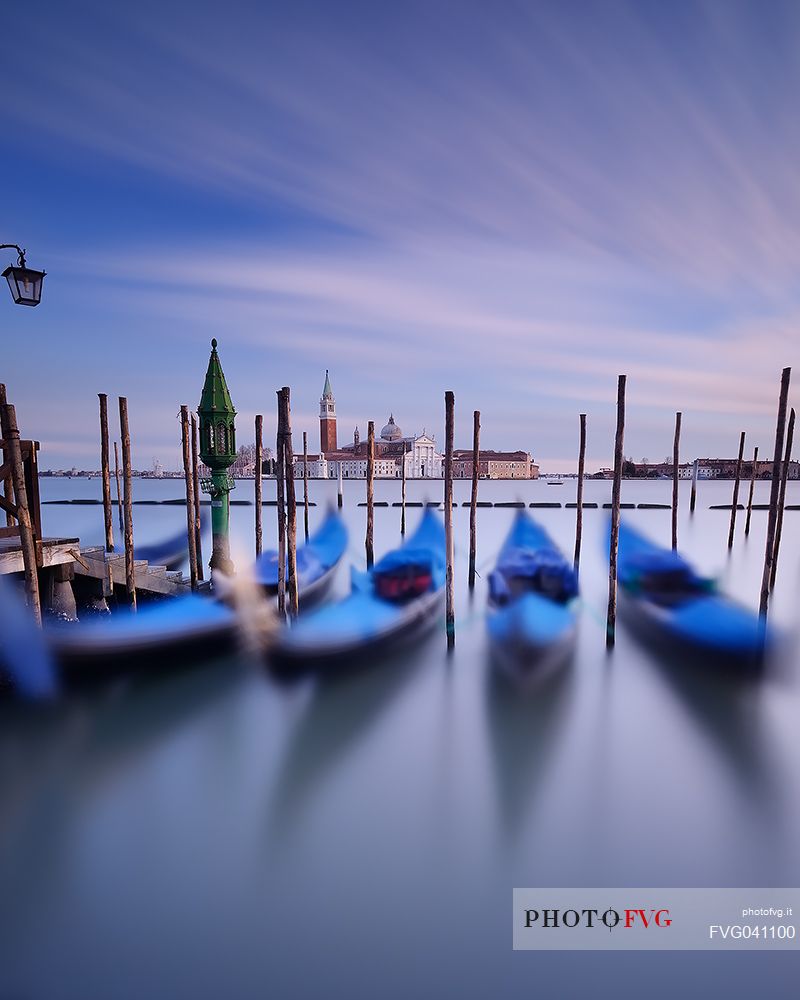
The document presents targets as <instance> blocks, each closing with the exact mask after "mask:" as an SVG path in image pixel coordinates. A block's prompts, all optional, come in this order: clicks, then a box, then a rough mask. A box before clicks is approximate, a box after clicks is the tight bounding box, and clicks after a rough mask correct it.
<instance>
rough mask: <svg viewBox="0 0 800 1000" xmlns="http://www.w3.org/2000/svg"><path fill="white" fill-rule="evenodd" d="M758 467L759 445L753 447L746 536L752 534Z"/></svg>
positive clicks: (745, 528) (745, 527)
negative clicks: (751, 525) (751, 523)
mask: <svg viewBox="0 0 800 1000" xmlns="http://www.w3.org/2000/svg"><path fill="white" fill-rule="evenodd" d="M757 469H758V445H756V446H755V448H754V449H753V467H752V469H751V470H750V492H749V493H748V495H747V518H746V519H745V522H744V537H745V538H747V536H748V535H749V534H750V517H751V515H752V513H753V491H754V490H755V488H756V470H757Z"/></svg>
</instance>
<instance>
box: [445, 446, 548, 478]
mask: <svg viewBox="0 0 800 1000" xmlns="http://www.w3.org/2000/svg"><path fill="white" fill-rule="evenodd" d="M478 475H479V476H480V478H481V479H538V478H539V466H538V465H537V464H536V463H535V462H534V461H533V459H532V458H531V456H530V453H529V452H527V451H480V452H478ZM453 478H454V479H472V449H471V448H469V449H467V448H463V449H462V448H458V449H456V450H454V451H453Z"/></svg>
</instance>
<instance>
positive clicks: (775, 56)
mask: <svg viewBox="0 0 800 1000" xmlns="http://www.w3.org/2000/svg"><path fill="white" fill-rule="evenodd" d="M798 42H800V5H798V4H797V3H795V2H787V3H783V2H780V0H760V2H753V3H744V2H737V0H725V2H722V0H716V2H709V3H703V2H686V0H672V2H670V3H663V2H660V0H638V2H633V3H617V2H613V0H553V2H550V0H540V2H535V0H528V2H508V0H493V2H492V3H489V2H486V0H484V2H482V3H479V2H472V0H459V2H455V0H451V2H449V3H445V2H439V0H425V2H418V0H405V2H403V3H390V2H387V3H375V2H368V3H367V2H364V3H361V2H356V0H338V2H337V3H330V2H305V0H293V2H292V3H291V4H285V3H280V4H278V3H271V2H268V0H267V2H259V3H256V2H253V3H248V2H242V0H229V2H227V3H226V4H225V5H224V6H223V7H220V5H219V4H213V5H212V4H210V3H207V2H205V0H193V2H191V3H189V2H164V0H161V2H158V3H156V2H152V0H139V2H137V3H136V4H125V5H122V4H108V3H107V2H106V3H94V2H81V0H73V2H70V3H68V4H64V3H54V2H50V0H45V2H43V3H40V4H38V5H37V7H36V9H35V11H32V12H31V13H30V16H28V15H26V16H24V17H23V16H19V17H18V16H14V17H11V18H6V19H5V20H4V29H3V36H2V40H0V50H1V51H2V54H3V66H4V70H5V74H4V93H3V100H2V102H0V127H1V131H0V135H2V155H0V182H2V191H3V197H2V202H0V204H1V205H2V209H1V210H0V242H15V243H20V244H22V245H23V246H25V247H26V248H27V250H28V263H29V265H30V266H32V267H40V268H43V269H45V270H46V271H47V272H48V274H47V278H46V279H45V284H44V292H43V297H42V303H41V305H40V306H39V307H37V308H36V309H24V308H21V307H16V306H14V305H13V303H12V301H11V298H10V296H9V295H8V294H7V293H5V298H3V297H2V296H0V343H2V354H0V381H3V382H5V383H6V385H7V388H8V395H9V399H10V401H11V402H14V403H15V404H16V406H17V413H18V418H19V422H20V427H21V430H22V434H23V436H24V437H33V438H37V439H38V440H40V441H41V445H42V450H41V458H40V462H41V466H42V467H43V468H48V467H51V468H68V467H70V466H72V465H77V466H78V467H82V468H97V467H98V466H99V432H98V415H97V395H96V394H97V393H98V392H106V393H108V395H109V399H110V411H111V414H112V435H114V436H117V435H118V428H117V425H116V423H115V422H114V419H113V418H114V417H115V415H116V405H115V398H116V396H117V395H126V396H127V397H128V400H129V408H130V422H131V435H132V444H133V457H134V465H136V466H139V467H141V468H149V467H150V466H151V465H152V463H153V460H154V459H155V458H158V459H159V460H160V461H162V462H163V463H164V465H165V466H166V467H167V468H177V467H178V465H179V461H180V425H179V422H178V420H177V413H178V410H179V407H180V405H181V404H182V403H188V404H189V405H190V406H192V407H193V408H195V407H196V406H197V403H198V402H199V398H200V391H201V388H202V382H203V376H204V373H205V368H206V365H207V361H208V354H209V350H210V340H211V338H212V337H216V338H217V339H218V341H219V351H220V356H221V359H222V363H223V368H224V370H225V373H226V376H227V379H228V384H229V387H230V391H231V395H232V398H233V401H234V405H235V406H236V408H237V410H238V413H239V415H238V417H237V437H238V439H239V441H240V442H242V443H243V442H246V441H249V440H253V438H254V432H253V431H252V430H251V428H252V427H253V421H254V416H255V414H256V413H259V412H260V413H263V414H264V418H265V435H266V436H268V437H269V438H270V439H271V438H272V437H273V436H274V432H275V414H276V396H275V390H277V389H278V388H279V387H280V386H282V385H289V386H291V389H292V420H293V430H294V432H295V434H296V435H297V438H296V440H297V441H299V440H301V437H300V435H301V434H302V431H304V430H306V431H308V433H309V442H310V447H312V448H317V447H318V444H319V431H318V422H317V413H318V405H319V397H320V394H321V392H322V385H323V381H324V377H325V369H326V368H329V369H330V372H331V380H332V383H333V388H334V393H335V396H336V403H337V412H338V418H339V438H340V443H343V442H346V441H348V440H351V439H352V430H353V428H354V426H355V425H356V424H358V425H359V426H360V428H361V431H362V434H363V433H364V431H365V429H366V422H367V420H370V419H372V420H374V421H375V424H376V428H378V429H380V427H381V426H382V425H383V424H384V423H385V421H386V419H387V418H388V415H389V413H390V412H393V413H394V416H395V419H396V420H397V422H398V424H399V425H400V426H401V427H402V429H403V431H404V432H405V433H407V434H408V433H412V432H420V431H421V430H422V429H423V427H424V428H426V429H427V430H428V432H432V433H434V434H435V435H436V439H437V441H440V442H441V441H442V440H443V436H444V435H443V425H444V392H445V390H447V389H451V390H453V391H454V392H455V396H456V446H457V447H469V446H470V444H471V428H472V412H473V410H475V409H479V410H480V411H481V424H482V444H483V445H484V446H485V447H489V448H513V449H517V448H523V449H525V450H528V451H530V452H532V453H533V455H534V456H535V457H536V459H537V460H538V461H539V462H540V463H541V465H542V467H543V469H545V470H546V471H547V470H549V471H568V470H570V469H574V467H575V464H576V453H577V443H578V426H579V424H578V415H579V413H581V412H585V413H587V415H588V447H587V459H588V467H589V468H590V469H594V468H598V467H600V466H606V465H609V464H610V463H611V456H612V450H613V436H614V417H615V395H616V382H617V375H618V374H619V373H625V374H627V375H628V411H627V422H626V432H625V433H626V437H625V452H626V454H628V455H631V456H632V457H634V458H635V459H636V460H641V459H642V458H649V459H650V460H651V461H660V460H663V459H664V458H665V457H666V456H667V455H669V454H671V450H672V436H673V427H674V415H675V411H676V410H681V411H682V413H683V425H682V427H683V430H682V454H683V456H684V457H685V458H686V459H687V460H689V459H692V458H694V457H698V456H702V457H705V456H712V455H720V456H731V455H734V454H735V452H736V449H737V446H738V439H739V433H740V431H742V430H745V431H746V432H747V441H748V443H747V451H748V453H749V451H750V449H751V448H752V446H753V445H755V444H758V445H759V447H760V451H761V453H762V454H771V452H772V447H773V440H774V433H775V412H776V404H777V394H778V388H779V381H780V373H781V369H782V368H783V367H784V366H785V365H793V364H794V363H795V362H797V361H798V357H797V354H798V351H797V345H798V339H799V338H798V330H800V323H799V322H798V321H800V185H798V183H797V164H798V162H800V116H798V114H797V106H798V97H800V44H798ZM4 253H5V254H6V255H7V256H8V260H7V261H5V262H4V265H3V266H5V264H7V263H12V262H13V256H12V255H11V254H9V253H8V252H7V251H6V252H4ZM797 376H798V377H800V370H798V372H797ZM798 400H800V395H798V393H797V392H796V391H794V390H793V392H792V401H793V402H797V401H798Z"/></svg>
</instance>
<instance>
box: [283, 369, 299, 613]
mask: <svg viewBox="0 0 800 1000" xmlns="http://www.w3.org/2000/svg"><path fill="white" fill-rule="evenodd" d="M283 459H284V467H285V471H286V555H287V581H286V583H287V591H288V596H289V615H290V616H291V617H292V618H296V617H297V613H298V610H299V606H300V601H299V594H298V590H297V500H296V497H295V488H294V453H293V451H292V406H291V395H290V390H289V386H288V385H285V386H284V387H283Z"/></svg>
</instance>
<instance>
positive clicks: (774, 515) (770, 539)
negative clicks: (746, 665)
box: [758, 368, 792, 618]
mask: <svg viewBox="0 0 800 1000" xmlns="http://www.w3.org/2000/svg"><path fill="white" fill-rule="evenodd" d="M791 378H792V369H791V368H784V369H783V373H782V374H781V392H780V396H779V398H778V419H777V423H776V425H775V452H774V454H773V456H772V483H771V484H770V492H769V517H768V520H767V538H766V544H765V548H764V573H763V575H762V577H761V601H760V604H759V609H758V613H759V615H760V616H761V617H762V618H766V617H767V611H768V609H769V581H770V579H771V578H772V562H773V559H774V557H775V528H776V525H777V523H778V496H779V494H780V485H781V484H780V478H781V459H782V458H783V435H784V429H785V427H786V407H787V405H788V401H789V383H790V381H791Z"/></svg>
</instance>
